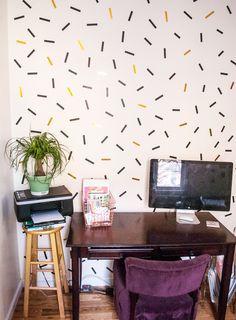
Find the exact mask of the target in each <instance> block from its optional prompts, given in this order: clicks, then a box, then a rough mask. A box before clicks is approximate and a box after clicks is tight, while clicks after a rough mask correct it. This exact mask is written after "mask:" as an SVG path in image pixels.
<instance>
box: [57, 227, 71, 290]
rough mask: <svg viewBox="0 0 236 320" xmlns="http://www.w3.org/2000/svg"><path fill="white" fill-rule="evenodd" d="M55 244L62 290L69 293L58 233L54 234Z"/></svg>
mask: <svg viewBox="0 0 236 320" xmlns="http://www.w3.org/2000/svg"><path fill="white" fill-rule="evenodd" d="M56 243H57V252H58V259H59V265H60V269H61V273H62V284H63V288H64V291H65V293H69V287H68V282H67V276H66V265H65V258H64V253H63V248H62V241H61V233H60V231H58V232H56Z"/></svg>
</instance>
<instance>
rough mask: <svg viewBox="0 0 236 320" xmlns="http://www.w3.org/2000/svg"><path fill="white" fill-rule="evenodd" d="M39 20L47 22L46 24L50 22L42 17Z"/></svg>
mask: <svg viewBox="0 0 236 320" xmlns="http://www.w3.org/2000/svg"><path fill="white" fill-rule="evenodd" d="M39 20H42V21H45V22H50V19H46V18H42V17H39Z"/></svg>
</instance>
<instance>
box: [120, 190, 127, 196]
mask: <svg viewBox="0 0 236 320" xmlns="http://www.w3.org/2000/svg"><path fill="white" fill-rule="evenodd" d="M126 193H127V191H124V192H122V193H121V194H119V197H122V196H123V195H125V194H126Z"/></svg>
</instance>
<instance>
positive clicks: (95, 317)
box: [12, 291, 236, 320]
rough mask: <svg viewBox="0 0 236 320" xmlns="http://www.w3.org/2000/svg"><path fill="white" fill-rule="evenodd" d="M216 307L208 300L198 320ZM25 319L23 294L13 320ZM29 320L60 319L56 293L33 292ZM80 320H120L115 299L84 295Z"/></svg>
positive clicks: (229, 318)
mask: <svg viewBox="0 0 236 320" xmlns="http://www.w3.org/2000/svg"><path fill="white" fill-rule="evenodd" d="M64 303H65V314H66V318H65V319H66V320H69V319H71V295H70V294H65V295H64ZM212 306H213V307H214V305H212V304H211V303H209V299H208V298H206V299H205V301H204V302H201V303H200V305H199V308H198V315H197V320H212V319H215V317H214V312H213V310H214V308H212ZM19 319H24V317H23V293H22V294H21V297H20V299H19V301H18V304H17V306H16V309H15V312H14V315H13V318H12V320H19ZM27 319H29V320H33V319H34V320H39V319H41V320H58V319H60V316H59V311H58V305H57V298H56V295H55V293H54V292H49V291H44V292H43V291H37V292H34V291H32V292H31V293H30V308H29V317H28V318H27ZM80 320H118V317H117V314H116V311H115V308H114V304H113V297H111V296H108V295H103V294H95V293H82V294H81V306H80ZM226 320H236V313H233V312H232V307H228V310H227V315H226Z"/></svg>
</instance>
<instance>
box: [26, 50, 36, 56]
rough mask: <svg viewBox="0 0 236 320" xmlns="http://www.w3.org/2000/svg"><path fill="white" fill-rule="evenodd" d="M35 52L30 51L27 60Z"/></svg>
mask: <svg viewBox="0 0 236 320" xmlns="http://www.w3.org/2000/svg"><path fill="white" fill-rule="evenodd" d="M34 52H35V50H34V49H33V50H32V51H30V53H29V54H28V55H27V58H29V57H30V56H31V55H32V54H33V53H34Z"/></svg>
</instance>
